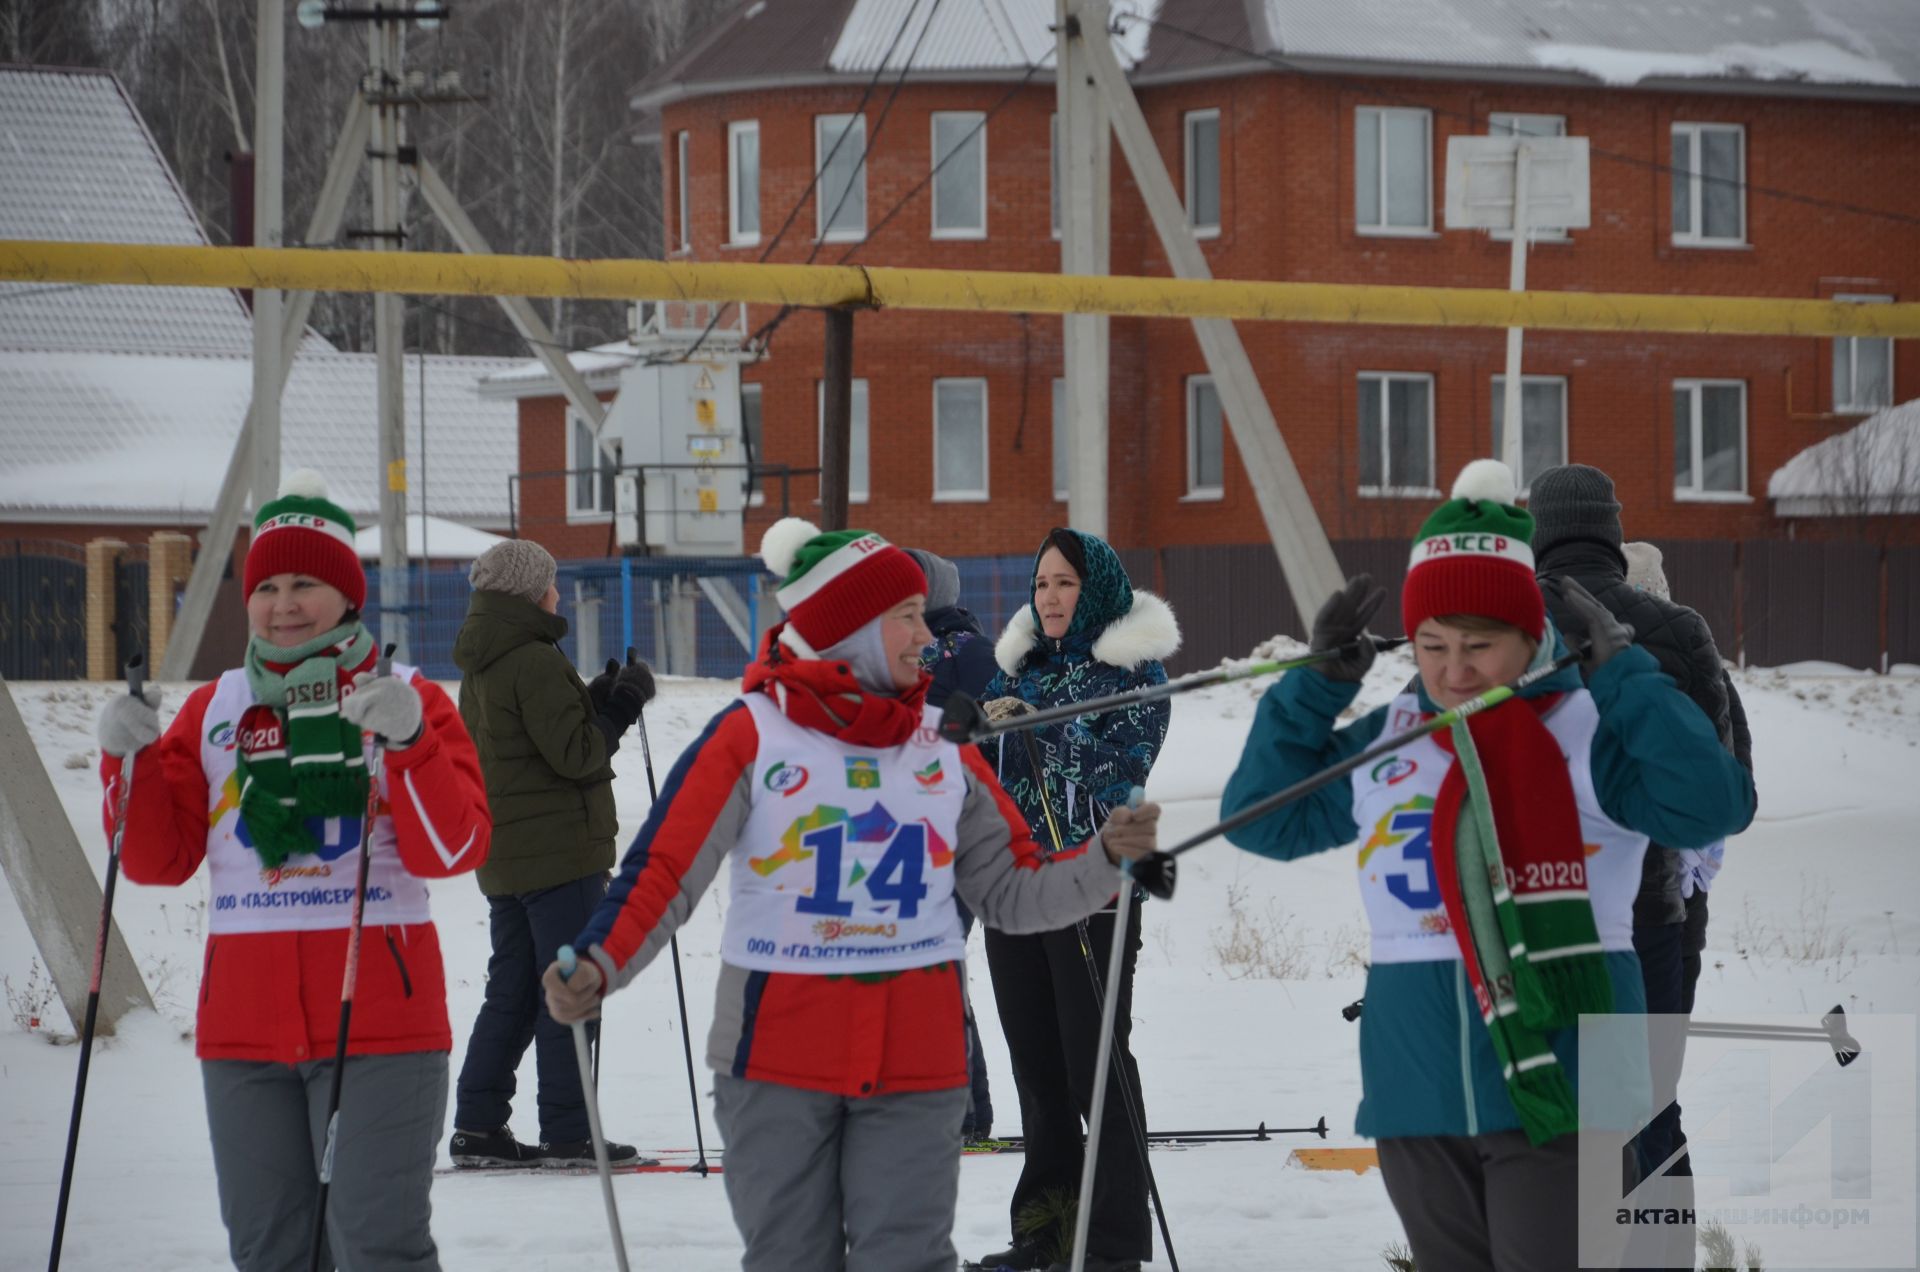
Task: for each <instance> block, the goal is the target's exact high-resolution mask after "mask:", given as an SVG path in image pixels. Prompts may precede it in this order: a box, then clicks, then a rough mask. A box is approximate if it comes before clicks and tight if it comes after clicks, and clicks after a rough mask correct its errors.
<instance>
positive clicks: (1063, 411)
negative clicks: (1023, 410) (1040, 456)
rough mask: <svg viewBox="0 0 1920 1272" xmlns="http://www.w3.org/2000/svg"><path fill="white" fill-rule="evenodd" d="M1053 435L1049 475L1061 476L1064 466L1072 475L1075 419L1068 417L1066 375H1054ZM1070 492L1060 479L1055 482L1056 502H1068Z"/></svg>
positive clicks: (1068, 473)
mask: <svg viewBox="0 0 1920 1272" xmlns="http://www.w3.org/2000/svg"><path fill="white" fill-rule="evenodd" d="M1051 436H1052V438H1053V452H1052V454H1051V455H1049V456H1048V459H1049V460H1050V461H1051V469H1050V474H1049V475H1050V476H1051V477H1053V478H1058V477H1060V476H1061V472H1060V470H1061V468H1062V467H1064V468H1065V469H1066V470H1067V475H1069V476H1070V475H1071V474H1072V472H1073V421H1072V420H1070V419H1068V418H1067V379H1066V377H1065V376H1060V375H1056V376H1054V377H1053V431H1052V433H1051ZM1063 456H1064V458H1065V459H1066V463H1065V464H1064V465H1062V464H1061V462H1060V461H1061V459H1062V457H1063ZM1068 493H1069V492H1068V490H1067V488H1066V487H1065V486H1063V485H1061V484H1060V483H1059V481H1058V480H1055V481H1054V482H1053V498H1054V502H1056V503H1065V502H1067V498H1068Z"/></svg>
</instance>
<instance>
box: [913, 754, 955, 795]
mask: <svg viewBox="0 0 1920 1272" xmlns="http://www.w3.org/2000/svg"><path fill="white" fill-rule="evenodd" d="M946 779H947V775H946V774H945V773H944V772H942V771H941V769H940V761H939V760H935V761H934V762H933V763H931V764H929V765H927V767H925V768H923V769H916V770H914V774H913V780H914V781H916V782H918V783H920V789H921V790H923V791H933V790H938V789H940V784H941V783H942V782H944V781H946Z"/></svg>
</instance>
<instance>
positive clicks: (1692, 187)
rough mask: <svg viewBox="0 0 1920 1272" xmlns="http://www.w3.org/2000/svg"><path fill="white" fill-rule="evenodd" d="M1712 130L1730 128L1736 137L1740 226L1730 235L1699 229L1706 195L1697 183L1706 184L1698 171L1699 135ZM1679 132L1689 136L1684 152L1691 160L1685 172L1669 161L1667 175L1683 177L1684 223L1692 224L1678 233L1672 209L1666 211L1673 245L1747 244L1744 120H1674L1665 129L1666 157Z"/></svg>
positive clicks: (1728, 130)
mask: <svg viewBox="0 0 1920 1272" xmlns="http://www.w3.org/2000/svg"><path fill="white" fill-rule="evenodd" d="M1712 132H1730V133H1732V134H1734V135H1735V136H1736V137H1738V138H1739V141H1740V177H1739V186H1740V198H1739V208H1740V229H1739V231H1738V232H1737V233H1736V234H1734V235H1732V236H1731V237H1729V236H1726V235H1711V236H1710V235H1708V234H1706V233H1704V232H1703V229H1702V223H1701V222H1702V212H1703V211H1704V205H1705V203H1706V199H1705V196H1704V194H1703V193H1702V189H1701V187H1702V186H1704V185H1705V184H1706V178H1705V177H1704V176H1702V175H1701V167H1700V164H1701V158H1700V139H1701V136H1702V135H1703V134H1705V133H1712ZM1682 133H1685V134H1686V135H1687V137H1688V138H1689V145H1688V149H1687V153H1688V155H1689V156H1690V158H1689V162H1690V163H1691V164H1692V167H1691V168H1689V169H1688V171H1687V172H1685V173H1682V172H1680V171H1678V165H1676V164H1672V163H1669V164H1668V168H1669V169H1670V170H1671V172H1670V175H1671V177H1672V179H1673V180H1675V181H1685V182H1686V183H1687V208H1688V216H1687V224H1688V225H1689V226H1691V227H1692V228H1691V229H1689V230H1688V231H1687V232H1686V233H1684V234H1682V233H1680V232H1679V231H1678V230H1675V229H1674V228H1673V226H1672V220H1673V215H1672V212H1671V211H1669V212H1668V215H1667V220H1668V226H1667V230H1668V233H1669V234H1670V235H1671V236H1672V239H1673V245H1674V246H1675V247H1709V248H1711V247H1723V248H1724V247H1746V246H1748V243H1747V127H1746V125H1745V124H1720V123H1692V122H1686V121H1675V122H1674V123H1673V124H1672V125H1671V126H1670V127H1669V129H1668V130H1667V156H1668V158H1669V159H1672V158H1673V157H1674V155H1673V139H1674V138H1675V137H1678V136H1679V135H1680V134H1682ZM1669 208H1671V202H1669Z"/></svg>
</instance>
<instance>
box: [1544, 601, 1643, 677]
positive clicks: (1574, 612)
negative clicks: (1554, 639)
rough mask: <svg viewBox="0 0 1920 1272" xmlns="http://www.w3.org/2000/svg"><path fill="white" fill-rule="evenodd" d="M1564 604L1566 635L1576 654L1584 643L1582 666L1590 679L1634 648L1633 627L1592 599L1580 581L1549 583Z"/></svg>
mask: <svg viewBox="0 0 1920 1272" xmlns="http://www.w3.org/2000/svg"><path fill="white" fill-rule="evenodd" d="M1546 586H1548V587H1550V588H1552V589H1554V590H1555V591H1556V592H1557V593H1558V594H1559V596H1560V599H1561V600H1562V601H1564V602H1565V604H1564V605H1563V606H1562V607H1561V610H1562V617H1563V618H1565V619H1566V620H1567V622H1566V624H1565V631H1564V632H1563V634H1564V635H1565V636H1566V638H1567V642H1568V644H1570V645H1571V646H1572V647H1573V648H1574V649H1575V650H1576V651H1577V650H1579V648H1580V645H1581V644H1582V643H1583V642H1584V643H1585V645H1586V650H1585V652H1583V653H1581V655H1580V666H1581V668H1582V669H1583V670H1584V671H1585V672H1586V674H1587V675H1589V676H1591V675H1592V674H1593V673H1594V672H1596V671H1598V670H1600V669H1601V668H1602V667H1604V666H1606V665H1607V663H1609V662H1610V661H1612V659H1613V656H1614V655H1615V654H1617V653H1619V652H1620V651H1621V650H1623V649H1625V648H1627V646H1629V645H1631V644H1633V627H1632V626H1631V625H1630V624H1627V623H1623V622H1621V621H1620V620H1619V619H1617V618H1615V617H1614V616H1613V611H1612V610H1609V609H1608V608H1607V607H1606V606H1604V605H1602V604H1601V603H1600V602H1599V601H1596V600H1594V599H1593V593H1591V592H1589V591H1587V589H1586V588H1584V587H1582V586H1580V581H1579V580H1578V579H1573V578H1566V579H1549V580H1548V581H1547V584H1546Z"/></svg>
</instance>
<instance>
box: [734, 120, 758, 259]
mask: <svg viewBox="0 0 1920 1272" xmlns="http://www.w3.org/2000/svg"><path fill="white" fill-rule="evenodd" d="M727 174H728V176H729V178H730V179H729V180H728V182H727V242H729V243H738V244H751V243H758V242H759V241H760V124H759V122H758V121H756V120H748V121H747V122H745V123H741V124H728V125H727Z"/></svg>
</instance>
